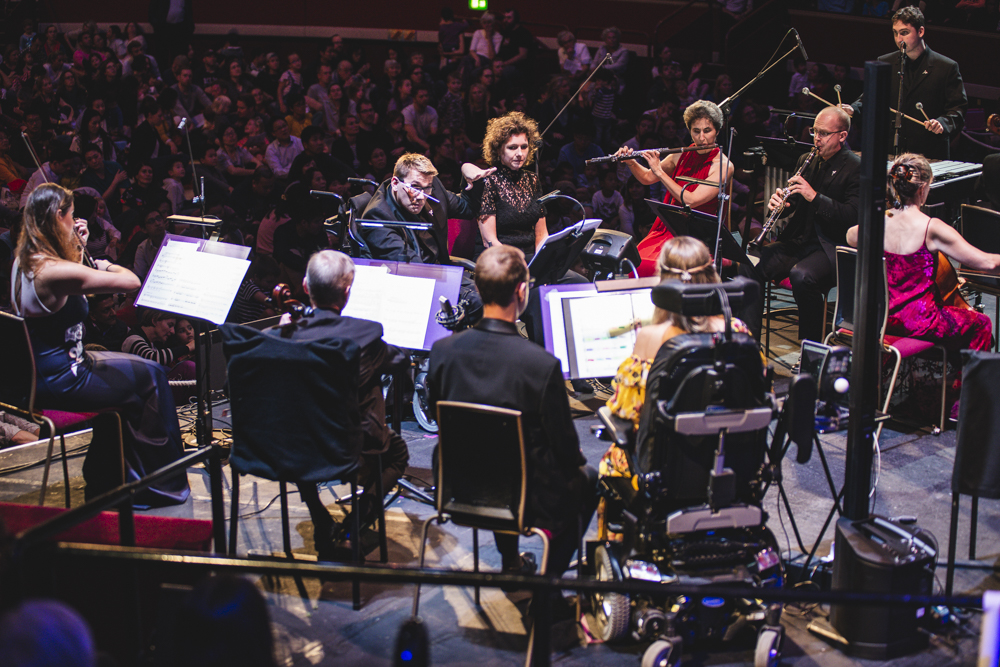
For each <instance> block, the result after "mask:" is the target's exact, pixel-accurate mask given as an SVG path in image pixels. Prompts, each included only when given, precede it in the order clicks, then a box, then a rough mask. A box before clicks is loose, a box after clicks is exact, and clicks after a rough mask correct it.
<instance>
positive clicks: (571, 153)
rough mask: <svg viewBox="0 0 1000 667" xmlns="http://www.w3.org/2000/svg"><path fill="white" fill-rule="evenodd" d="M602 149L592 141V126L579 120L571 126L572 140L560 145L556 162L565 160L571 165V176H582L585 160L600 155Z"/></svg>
mask: <svg viewBox="0 0 1000 667" xmlns="http://www.w3.org/2000/svg"><path fill="white" fill-rule="evenodd" d="M602 155H604V151H603V150H602V149H601V147H600V146H598V145H597V144H595V143H594V126H593V123H590V122H588V121H580V122H579V123H577V125H576V126H574V128H573V141H571V142H569V143H568V144H566V145H565V146H563V147H562V149H560V151H559V159H558V160H557V162H559V163H562V162H565V163H567V164H569V165H570V166H571V167H573V176H574V178H576V179H578V178H580V177H581V176H583V172H584V169H585V167H586V163H587V160H590V159H593V158H595V157H601V156H602Z"/></svg>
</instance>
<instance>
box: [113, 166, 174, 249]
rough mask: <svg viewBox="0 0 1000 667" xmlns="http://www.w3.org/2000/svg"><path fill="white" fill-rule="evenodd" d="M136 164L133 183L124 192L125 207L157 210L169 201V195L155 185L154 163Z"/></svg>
mask: <svg viewBox="0 0 1000 667" xmlns="http://www.w3.org/2000/svg"><path fill="white" fill-rule="evenodd" d="M134 164H135V166H134V167H133V170H134V171H132V182H131V184H130V185H129V186H128V188H127V189H126V190H124V191H123V192H122V202H123V206H128V207H129V208H133V209H134V208H136V207H138V208H142V207H144V206H145V207H149V208H156V207H158V206H159V205H160V203H161V202H165V201H167V193H166V192H164V190H163V188H162V187H161V186H160V185H157V184H155V183H153V163H152V162H151V161H149V160H139V161H138V162H136V163H134ZM125 202H127V203H125ZM126 236H127V234H126Z"/></svg>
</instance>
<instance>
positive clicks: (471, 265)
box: [448, 255, 476, 271]
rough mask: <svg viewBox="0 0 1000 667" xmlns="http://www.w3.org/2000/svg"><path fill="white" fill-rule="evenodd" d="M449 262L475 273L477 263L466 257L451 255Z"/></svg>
mask: <svg viewBox="0 0 1000 667" xmlns="http://www.w3.org/2000/svg"><path fill="white" fill-rule="evenodd" d="M448 260H449V261H450V262H451V263H452V264H454V265H455V266H460V267H462V268H463V269H465V270H466V271H475V270H476V263H475V262H473V261H472V260H471V259H466V258H465V257H455V256H454V255H449V256H448Z"/></svg>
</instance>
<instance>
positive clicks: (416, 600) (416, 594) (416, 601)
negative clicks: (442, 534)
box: [412, 514, 438, 616]
mask: <svg viewBox="0 0 1000 667" xmlns="http://www.w3.org/2000/svg"><path fill="white" fill-rule="evenodd" d="M437 518H438V516H437V515H436V514H435V515H434V516H432V517H431V518H429V519H427V520H426V521H424V527H423V530H421V531H420V560H419V563H420V565H419V567H420V569H421V570H422V569H424V555H425V554H426V550H427V531H428V530H430V527H431V522H432V521H434V520H435V519H437ZM419 610H420V584H419V583H418V584H417V587H416V590H414V591H413V613H412V615H413V616H416V615H417V612H418V611H419Z"/></svg>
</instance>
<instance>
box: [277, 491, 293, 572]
mask: <svg viewBox="0 0 1000 667" xmlns="http://www.w3.org/2000/svg"><path fill="white" fill-rule="evenodd" d="M278 495H280V496H281V543H282V546H283V547H284V548H285V556H287V557H288V559H289V560H291V559H292V558H294V556H293V555H292V529H291V527H290V526H289V525H288V485H287V484H286V483H285V482H278Z"/></svg>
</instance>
